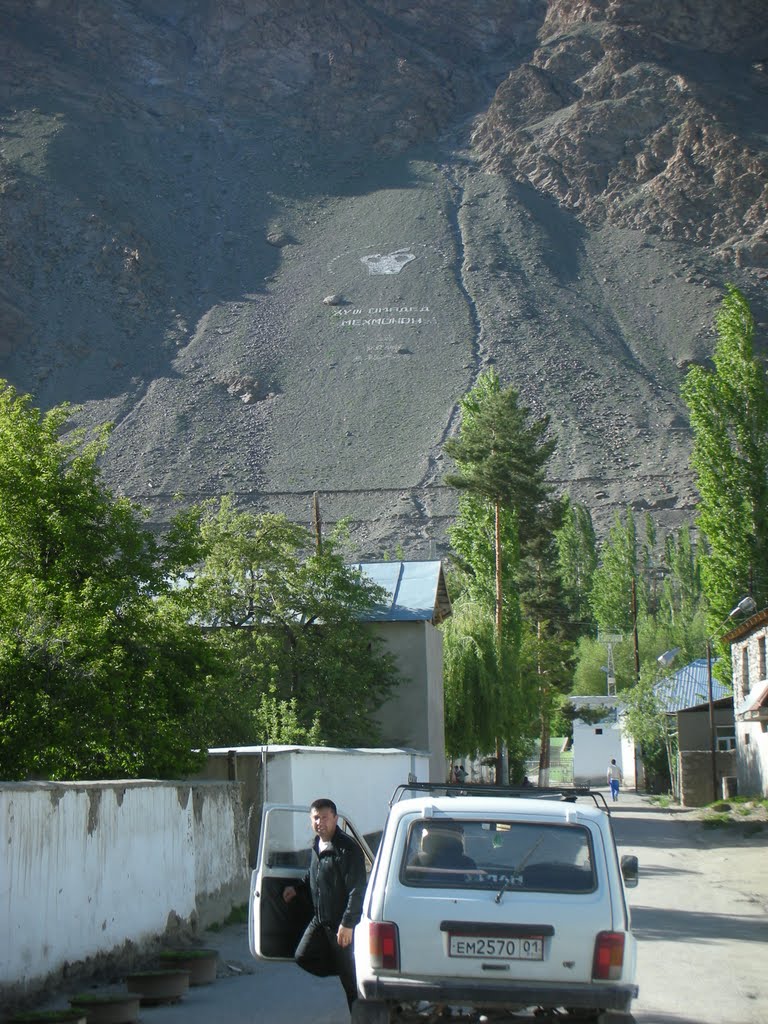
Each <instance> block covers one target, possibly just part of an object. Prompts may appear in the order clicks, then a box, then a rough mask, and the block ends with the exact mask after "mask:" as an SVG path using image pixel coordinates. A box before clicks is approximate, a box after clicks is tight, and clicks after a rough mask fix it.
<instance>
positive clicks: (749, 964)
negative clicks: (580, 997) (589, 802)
mask: <svg viewBox="0 0 768 1024" xmlns="http://www.w3.org/2000/svg"><path fill="white" fill-rule="evenodd" d="M612 815H613V818H614V829H615V832H616V837H617V841H618V843H619V847H620V849H621V852H627V853H628V852H632V853H636V854H637V855H638V857H639V858H640V884H639V886H638V887H637V888H636V889H632V890H630V891H629V899H630V903H631V906H632V924H633V928H634V931H635V934H636V935H637V938H638V983H639V985H640V997H639V999H638V1000H637V1002H636V1003H635V1006H634V1010H635V1018H636V1020H637V1022H638V1024H766V1021H768V969H766V966H765V954H766V950H768V916H767V915H766V911H767V910H768V829H763V831H762V832H761V833H758V834H757V835H753V836H745V835H744V829H743V828H741V827H737V826H733V827H729V828H728V829H718V830H715V831H713V830H707V829H703V828H702V826H701V823H700V822H699V821H698V820H696V819H695V818H694V816H693V815H692V814H691V813H690V812H687V811H685V810H682V809H667V810H663V809H661V808H657V807H654V806H653V805H651V804H650V803H649V801H648V800H647V799H645V798H640V797H637V796H636V795H634V794H626V795H624V794H622V796H621V798H620V800H619V802H618V803H617V804H615V805H612Z"/></svg>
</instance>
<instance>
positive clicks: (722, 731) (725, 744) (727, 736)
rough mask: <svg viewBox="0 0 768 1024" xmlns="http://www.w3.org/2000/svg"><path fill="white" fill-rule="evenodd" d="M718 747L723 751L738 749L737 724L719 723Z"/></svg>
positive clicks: (717, 731)
mask: <svg viewBox="0 0 768 1024" xmlns="http://www.w3.org/2000/svg"><path fill="white" fill-rule="evenodd" d="M715 735H716V739H717V749H718V750H720V751H722V752H723V753H724V752H725V751H727V750H735V749H736V726H734V725H718V726H717V728H716V729H715Z"/></svg>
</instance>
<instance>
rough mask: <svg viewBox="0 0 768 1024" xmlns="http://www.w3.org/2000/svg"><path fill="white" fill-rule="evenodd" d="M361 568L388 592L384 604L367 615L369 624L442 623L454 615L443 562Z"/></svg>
mask: <svg viewBox="0 0 768 1024" xmlns="http://www.w3.org/2000/svg"><path fill="white" fill-rule="evenodd" d="M355 568H357V569H359V570H360V571H361V572H362V573H363V574H364V575H365V576H367V577H368V579H370V580H371V581H372V582H373V583H376V584H377V585H378V586H380V587H382V588H383V589H384V590H385V591H386V593H387V600H386V602H385V603H384V604H383V605H380V606H378V607H377V608H372V609H371V611H370V612H369V613H368V614H366V615H365V616H364V619H365V621H366V622H379V621H380V622H432V623H435V624H437V623H438V622H442V620H443V619H445V618H447V616H449V615H450V614H451V602H450V600H449V598H448V589H447V587H446V585H445V577H444V576H443V563H442V562H440V561H434V562H432V561H429V562H428V561H424V562H358V563H357V565H356V566H355Z"/></svg>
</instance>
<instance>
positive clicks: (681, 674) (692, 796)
mask: <svg viewBox="0 0 768 1024" xmlns="http://www.w3.org/2000/svg"><path fill="white" fill-rule="evenodd" d="M711 684H712V693H711V702H712V708H711V710H712V720H711V723H710V689H709V687H710V674H709V672H708V669H707V659H706V658H696V659H695V660H694V661H691V662H689V664H687V665H683V667H682V668H680V669H678V670H677V672H674V673H672V675H670V676H666V677H665V678H664V679H661V680H659V682H658V683H657V684H656V686H655V687H654V689H655V692H656V696H657V697H658V699H659V702H660V703H661V705H662V707H663V708H664V709H665V711H666V713H667V715H668V717H669V723H670V724H669V736H670V749H671V750H672V751H673V752H674V755H675V757H674V762H675V763H673V764H672V765H670V769H671V770H672V769H674V776H675V777H673V778H672V789H673V792H674V794H675V796H676V797H677V798H678V799H679V801H680V803H681V804H683V805H684V806H686V807H700V806H702V805H703V804H708V803H711V802H712V800H714V799H716V798H717V797H719V796H720V795H721V793H722V780H723V779H724V778H732V777H734V776H735V774H736V754H735V750H734V748H735V732H734V722H733V698H732V695H731V691H730V689H729V688H728V687H727V686H724V685H723V684H722V683H721V682H720V681H719V680H718V679H715V678H714V677H713V678H712V680H711Z"/></svg>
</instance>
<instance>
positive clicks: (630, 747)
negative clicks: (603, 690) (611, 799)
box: [570, 697, 637, 789]
mask: <svg viewBox="0 0 768 1024" xmlns="http://www.w3.org/2000/svg"><path fill="white" fill-rule="evenodd" d="M570 702H571V704H573V706H574V707H575V708H576V710H577V712H578V711H583V713H584V717H583V718H582V717H578V718H576V719H574V722H573V783H574V785H575V786H588V785H591V786H595V785H597V786H606V785H607V784H608V783H607V771H608V765H609V764H610V763H611V760H612V759H613V758H615V759H616V764H617V765H618V766H619V768H621V770H622V772H623V774H624V786H625V787H626V788H627V789H635V788H636V787H637V771H636V768H635V745H634V743H633V741H632V740H631V739H630V738H629V737H628V736H625V735H623V733H622V730H621V720H620V702H619V700H618V698H617V697H571V698H570Z"/></svg>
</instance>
